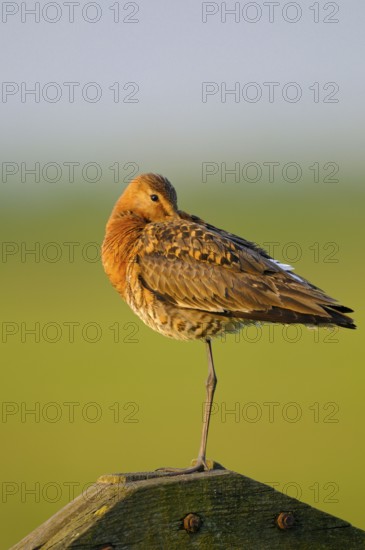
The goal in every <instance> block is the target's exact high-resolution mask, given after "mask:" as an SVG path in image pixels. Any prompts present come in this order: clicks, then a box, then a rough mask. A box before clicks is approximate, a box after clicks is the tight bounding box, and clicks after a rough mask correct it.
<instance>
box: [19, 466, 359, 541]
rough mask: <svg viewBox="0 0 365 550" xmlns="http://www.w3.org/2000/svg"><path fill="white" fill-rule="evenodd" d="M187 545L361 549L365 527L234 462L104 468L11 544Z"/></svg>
mask: <svg viewBox="0 0 365 550" xmlns="http://www.w3.org/2000/svg"><path fill="white" fill-rule="evenodd" d="M282 512H284V513H288V514H287V515H286V516H285V515H282V516H280V520H279V524H281V526H282V527H285V525H287V526H288V527H289V528H280V527H279V526H278V521H277V518H278V516H279V515H280V513H282ZM189 514H193V516H190V517H189V518H187V519H186V520H185V522H184V518H186V516H188V515H189ZM292 523H293V525H291V524H292ZM184 525H185V527H186V528H188V525H190V529H189V528H188V530H186V529H185V528H184ZM189 531H190V532H189ZM194 531H195V532H194ZM185 548H186V549H187V548H189V549H190V548H199V549H200V550H204V549H209V550H212V549H213V550H214V549H222V550H227V549H230V550H242V549H243V548H244V549H246V550H251V549H252V550H266V549H267V550H276V549H278V550H279V549H280V550H287V549H292V550H294V549H295V550H305V549H308V550H309V549H310V550H312V549H315V550H319V549H328V550H330V549H331V550H337V549H338V550H344V549H346V550H352V549H353V550H358V549H365V532H364V531H361V530H360V529H356V528H354V527H352V526H351V525H350V524H349V523H347V522H345V521H343V520H341V519H339V518H336V517H334V516H331V515H329V514H326V513H324V512H321V511H319V510H317V509H315V508H312V507H311V506H309V505H307V504H304V503H302V502H300V501H298V500H296V499H294V498H290V497H288V496H286V495H283V494H282V493H280V492H278V491H276V490H275V489H273V488H271V487H269V486H268V485H265V484H263V483H259V482H257V481H254V480H252V479H250V478H247V477H245V476H242V475H239V474H236V473H234V472H231V471H228V470H219V469H218V470H212V471H209V472H203V473H197V474H190V475H183V476H178V477H168V476H166V475H164V474H162V473H158V472H147V473H144V472H142V473H131V474H115V475H109V476H108V475H107V476H102V477H101V478H99V480H98V482H97V483H96V484H95V485H93V486H92V487H91V488H90V490H89V491H88V493H87V495H86V496H79V497H77V498H76V499H75V500H73V501H72V502H70V503H69V504H68V505H67V506H65V507H64V508H63V509H62V510H60V511H59V512H57V513H56V514H55V515H54V516H53V517H51V518H50V519H49V520H48V521H46V522H45V523H44V524H43V525H41V526H40V527H38V528H37V529H36V530H35V531H33V532H32V533H30V534H29V535H28V536H27V537H25V538H24V539H23V540H22V541H21V542H19V543H18V544H16V545H15V546H13V548H12V549H11V550H36V549H37V550H40V549H42V550H50V549H52V550H64V549H72V550H81V549H83V550H86V549H87V550H102V549H105V550H106V549H108V550H112V549H115V550H126V549H128V550H129V549H131V550H137V549H148V550H150V549H152V550H154V549H156V550H157V549H168V550H175V549H176V550H177V549H178V550H184V549H185Z"/></svg>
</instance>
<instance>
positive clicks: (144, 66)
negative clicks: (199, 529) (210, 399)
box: [0, 0, 365, 549]
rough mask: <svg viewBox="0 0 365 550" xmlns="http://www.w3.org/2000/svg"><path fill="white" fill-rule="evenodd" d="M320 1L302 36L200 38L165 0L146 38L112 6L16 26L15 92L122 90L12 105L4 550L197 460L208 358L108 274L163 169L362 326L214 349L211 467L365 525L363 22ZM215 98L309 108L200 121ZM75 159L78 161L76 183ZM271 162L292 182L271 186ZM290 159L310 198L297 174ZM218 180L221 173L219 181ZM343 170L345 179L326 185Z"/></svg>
mask: <svg viewBox="0 0 365 550" xmlns="http://www.w3.org/2000/svg"><path fill="white" fill-rule="evenodd" d="M312 4H313V2H312V1H311V0H305V1H304V2H303V3H302V7H303V16H302V18H301V20H300V21H298V23H296V24H290V23H287V22H285V21H284V20H283V19H282V18H280V17H279V18H278V19H276V20H275V22H274V23H270V22H269V21H267V19H266V20H265V18H264V17H263V18H262V20H261V21H259V22H258V23H257V24H247V23H245V22H242V21H241V22H240V23H239V24H236V23H235V22H234V20H233V19H232V18H230V19H229V18H228V20H227V23H226V24H223V23H222V22H221V19H220V16H219V15H218V17H215V18H211V19H209V21H208V22H207V23H202V17H201V9H202V7H201V4H199V3H197V2H196V1H195V0H188V1H186V2H184V3H166V2H164V1H163V0H158V1H157V2H154V3H150V4H147V2H145V1H141V2H139V8H140V9H139V14H138V18H139V23H138V24H132V25H128V24H114V23H113V22H112V21H111V18H110V14H111V13H112V12H110V10H109V11H108V9H107V8H106V9H105V10H104V12H103V17H102V19H101V20H100V22H98V23H97V24H94V25H92V24H88V23H87V22H85V21H82V20H80V19H79V18H77V17H76V20H75V22H74V23H73V24H70V23H68V22H67V21H65V18H64V17H63V19H61V21H60V22H59V23H57V24H54V25H51V24H49V23H47V22H45V21H44V20H42V21H41V22H40V23H39V24H35V23H34V22H33V23H32V22H28V23H27V24H24V23H22V22H21V20H20V16H19V15H17V16H14V17H12V18H10V19H9V21H8V23H7V24H3V25H2V27H1V33H0V52H1V55H0V63H1V71H2V80H3V81H9V82H19V83H20V82H22V81H26V82H27V83H28V86H29V87H31V86H32V83H34V82H41V83H42V84H43V83H47V82H51V81H56V82H59V83H60V84H61V85H62V83H63V82H68V81H78V82H80V83H81V84H80V85H82V84H83V83H85V82H91V81H96V82H98V83H99V84H100V86H102V89H103V92H104V94H103V98H102V100H101V101H100V102H98V103H87V102H85V101H82V98H81V99H80V95H77V98H76V101H75V102H74V103H68V102H67V101H66V100H65V98H64V97H63V98H62V99H61V100H60V102H56V103H47V102H44V101H43V100H41V101H40V102H39V103H36V102H34V101H32V99H31V98H30V99H29V100H27V101H26V102H25V103H23V102H22V101H21V100H20V96H18V95H15V96H12V97H10V98H9V99H8V101H7V102H1V103H0V117H1V129H2V136H1V144H0V146H1V149H0V150H1V164H2V169H3V174H2V179H1V182H0V235H1V246H2V253H1V275H2V284H1V287H0V288H1V290H0V292H1V328H2V341H1V351H0V353H1V365H2V369H1V385H0V396H1V402H2V417H1V442H2V452H1V456H0V462H1V495H2V498H1V503H0V505H1V515H0V517H1V519H2V528H1V534H0V547H1V549H3V548H4V549H6V548H8V547H9V546H10V545H11V544H14V543H15V542H17V541H18V540H20V539H21V538H22V537H24V536H25V535H26V534H27V533H28V532H30V531H31V530H32V529H34V528H35V527H36V526H37V525H39V524H40V523H42V522H43V521H45V520H46V519H47V518H49V517H50V516H51V515H52V514H53V513H55V512H56V511H57V510H59V509H60V508H61V506H63V505H64V504H66V503H67V502H68V501H69V500H70V499H71V498H73V496H76V495H77V494H80V493H81V492H82V491H83V490H84V491H86V490H87V487H88V485H89V484H90V483H92V482H94V481H95V480H96V479H97V477H98V476H99V475H101V474H105V473H110V472H126V471H139V470H153V469H155V468H158V467H161V466H181V467H184V466H187V465H189V463H190V460H191V459H193V458H194V457H196V454H197V452H198V448H199V441H200V433H201V423H202V403H203V401H204V399H205V386H204V383H205V379H206V371H207V365H206V354H205V349H204V346H203V345H202V344H201V343H199V342H190V343H184V342H176V341H173V340H169V339H167V338H163V337H162V336H160V335H158V334H157V333H154V332H152V331H151V330H150V329H149V328H147V327H145V326H144V325H143V324H142V323H141V322H140V321H139V319H138V318H137V317H136V316H135V315H134V314H133V313H132V312H131V311H130V309H129V308H128V306H127V305H126V304H124V303H123V301H122V300H121V298H120V297H119V296H118V295H117V293H116V292H115V291H114V289H113V288H112V287H111V285H110V283H109V281H108V279H107V277H106V276H105V274H104V272H103V269H102V266H101V263H100V261H99V258H98V248H99V246H100V244H101V242H102V239H103V235H104V227H105V223H106V220H107V218H108V216H109V214H110V211H111V209H112V206H113V204H114V202H115V201H116V199H117V198H118V196H119V195H120V193H121V192H122V190H123V189H124V188H125V186H126V184H127V182H128V180H129V179H130V177H131V174H132V173H137V172H146V171H155V172H158V173H162V174H163V175H165V176H167V177H168V178H169V179H170V180H171V181H172V183H173V184H174V185H175V187H176V190H177V192H178V197H179V206H180V208H181V209H184V210H186V211H188V212H191V213H193V214H197V215H199V216H201V217H202V218H204V219H206V220H207V221H209V222H210V223H213V224H215V225H217V226H218V227H223V228H225V229H227V230H229V231H232V232H235V233H237V234H239V235H242V236H243V237H245V238H247V239H249V240H253V241H255V242H257V243H259V244H260V245H262V246H264V247H265V248H267V249H269V250H270V251H271V252H273V253H274V255H275V257H276V258H277V259H278V260H281V261H283V262H285V263H291V264H292V265H293V266H294V267H295V270H296V272H297V273H299V274H301V275H303V276H304V277H306V278H308V279H309V280H310V281H312V282H313V283H314V284H316V285H317V286H319V287H320V288H323V289H325V290H326V292H328V293H329V294H330V295H331V296H333V297H335V298H338V300H339V301H340V302H341V303H343V304H344V305H347V306H350V307H353V308H354V309H355V311H356V313H355V319H356V323H357V325H358V327H359V328H358V330H357V331H346V330H341V331H336V332H331V331H328V330H326V329H321V330H320V331H318V332H315V331H311V330H307V329H304V328H302V329H298V331H297V330H296V329H295V328H294V327H291V328H290V329H288V330H286V329H285V330H283V328H282V327H280V326H276V327H274V328H272V329H271V330H269V328H268V327H267V326H266V327H263V328H262V329H258V330H256V329H255V328H254V327H251V328H249V329H248V330H247V331H243V332H242V333H241V334H240V335H236V336H235V335H230V336H227V338H226V340H225V341H222V340H221V339H218V340H217V341H216V342H215V343H214V346H213V351H214V357H215V363H216V369H217V374H218V388H217V393H216V403H215V408H214V415H213V417H212V425H211V431H210V438H209V443H208V457H210V458H214V459H215V460H216V461H218V462H220V463H222V464H223V465H224V466H225V467H227V468H230V469H232V470H235V471H237V472H240V473H242V474H244V475H246V476H250V477H252V478H254V479H257V480H259V481H262V482H266V483H270V484H272V485H273V486H275V487H276V488H277V489H279V490H281V491H284V492H286V493H287V494H289V495H290V496H294V497H297V498H300V499H301V500H303V501H304V502H307V503H309V504H311V505H313V506H316V507H318V508H320V509H322V510H325V511H327V512H329V513H331V514H334V515H336V516H339V517H341V518H343V519H345V520H348V521H350V522H351V523H353V524H354V525H356V526H358V527H361V528H363V529H364V528H365V520H364V514H363V506H362V501H363V493H364V489H365V487H364V476H363V463H364V446H365V445H364V438H363V424H364V398H363V393H364V392H363V388H364V378H365V375H364V369H363V362H364V361H363V358H362V357H363V353H362V337H363V336H362V326H363V322H364V319H363V317H364V314H363V309H364V308H363V305H364V304H363V302H364V300H363V295H364V293H363V281H364V259H363V254H362V249H363V246H362V245H363V229H362V228H363V204H364V187H363V173H364V159H363V156H364V155H363V150H364V146H363V127H364V114H363V93H362V91H363V88H364V82H363V75H362V73H361V71H359V70H358V67H359V66H362V63H363V58H362V51H363V48H362V47H361V46H362V45H363V42H364V40H365V38H364V33H363V28H362V24H361V22H362V21H363V14H362V11H363V10H364V5H363V3H361V2H359V0H349V1H348V2H346V3H344V2H342V1H341V2H338V5H339V6H340V12H339V16H338V18H339V22H338V23H337V24H325V23H323V18H324V16H325V15H326V14H327V15H328V13H327V12H324V11H323V6H322V4H321V5H320V6H321V10H322V11H321V12H320V15H321V17H320V19H321V20H320V22H319V23H318V24H316V23H314V22H313V17H312V16H313V10H312V11H311V10H310V6H311V5H312ZM360 10H361V12H360ZM131 81H133V82H137V83H138V84H139V93H138V96H137V97H138V100H139V101H138V103H134V104H126V103H123V102H120V103H114V102H113V101H112V98H111V93H110V91H108V90H109V86H111V85H112V84H113V83H114V82H119V83H120V85H121V86H123V84H124V83H125V82H131ZM206 81H209V82H211V81H213V82H216V83H219V85H220V84H221V83H222V82H226V83H227V88H230V87H232V85H234V83H235V82H240V83H241V84H243V83H245V82H251V81H254V82H259V83H261V87H262V89H263V91H265V90H266V91H267V89H266V88H264V86H263V83H264V82H274V81H275V82H276V81H277V82H280V86H283V85H284V84H285V83H287V82H298V83H300V85H301V87H302V90H303V98H302V99H301V100H300V101H299V102H297V103H290V102H285V101H284V100H283V99H282V96H281V95H280V88H278V91H279V94H278V96H277V98H276V100H275V101H274V103H270V102H269V101H268V100H267V97H266V98H265V97H263V99H262V101H259V102H258V103H247V102H242V101H240V102H238V103H236V102H235V101H234V98H233V97H232V96H229V97H228V99H227V102H226V103H223V102H221V101H220V95H219V94H217V95H216V96H214V97H212V98H209V100H208V101H207V102H206V103H203V102H202V94H201V90H202V82H206ZM314 82H318V83H320V86H321V88H320V89H321V100H320V101H319V102H318V103H315V102H314V101H313V93H312V91H311V90H310V89H309V87H310V86H311V85H313V83H314ZM327 82H336V83H338V86H339V92H338V95H337V97H338V99H339V101H338V103H324V102H323V97H324V95H323V86H324V85H325V83H327ZM63 89H64V88H63ZM121 89H122V88H121ZM37 162H38V163H39V165H40V171H41V172H40V177H39V181H35V177H34V176H32V175H31V174H28V175H25V177H24V178H23V180H24V181H22V177H21V176H22V167H21V163H25V167H26V168H28V169H31V168H34V165H35V163H37ZM70 162H77V163H79V165H78V166H77V167H76V168H75V177H74V180H73V181H70V178H69V177H68V169H67V166H66V165H65V163H70ZM268 162H277V163H279V164H280V166H279V167H277V169H276V172H275V178H274V181H273V182H271V183H270V182H269V181H268V170H267V168H265V164H264V163H268ZM290 162H295V163H297V164H298V165H299V166H300V168H301V170H302V176H301V178H299V180H298V181H297V182H293V181H292V182H290V181H286V180H285V177H283V172H282V170H283V167H284V165H285V164H287V163H290ZM9 163H10V164H9ZM47 163H57V164H58V165H59V166H60V167H61V176H60V178H59V179H58V177H56V176H57V174H56V173H55V168H54V166H53V168H52V167H50V169H49V172H46V174H45V175H46V177H44V174H43V175H42V169H43V168H44V167H45V166H46V165H47ZM87 163H93V166H94V168H93V166H90V168H89V171H88V172H87V173H86V174H85V173H84V174H83V172H82V168H83V167H84V166H85V165H86V164H87ZM116 163H118V165H119V168H120V171H119V175H118V176H117V177H115V166H116ZM204 163H210V165H211V167H213V168H214V169H217V170H218V172H217V173H216V174H214V175H212V176H209V177H207V178H206V179H207V181H205V182H204V181H203V180H204V178H203V177H202V166H203V164H204ZM222 163H226V165H227V168H228V169H231V168H233V167H234V165H235V164H237V163H239V169H240V175H239V176H238V178H237V181H235V178H234V177H233V176H232V175H230V176H227V178H226V181H224V178H223V175H222V170H221V165H222ZM247 163H257V164H258V165H259V166H260V167H261V168H262V171H263V173H262V177H261V178H258V180H257V181H256V182H254V181H253V179H254V176H253V172H250V173H249V177H246V179H245V178H244V177H243V176H242V169H244V166H245V165H246V164H247ZM315 163H318V166H319V167H320V173H319V177H318V181H314V172H313V168H312V169H311V168H310V167H311V166H312V167H313V165H314V164H315ZM327 163H334V164H332V165H331V166H329V165H327ZM95 166H96V168H98V167H99V168H100V170H101V171H100V173H99V175H97V174H96V172H95ZM111 166H114V171H113V170H112V169H111V168H110V167H111ZM333 166H335V167H336V166H337V167H338V173H337V174H336V175H335V176H334V179H335V180H337V181H332V182H329V181H324V180H325V177H326V176H328V175H329V174H330V172H331V167H332V168H333ZM12 167H13V169H14V171H15V173H14V174H13V175H10V174H9V173H8V172H7V170H9V169H10V170H11V169H12ZM246 175H247V174H246ZM85 176H86V177H85ZM99 176H100V177H99ZM289 176H290V177H291V178H292V179H293V173H292V172H290V173H289ZM290 177H289V179H290ZM52 179H53V180H54V181H53V182H52V181H51V180H52ZM56 180H57V181H56ZM92 180H95V181H92ZM250 180H251V181H250ZM265 243H266V244H265ZM32 249H33V250H34V251H35V252H34V253H33V254H32V253H31V252H29V251H30V250H32ZM72 250H73V255H72V254H71V251H72ZM27 251H28V253H27ZM70 254H71V255H70ZM32 329H33V330H35V333H33V334H32V333H31V332H29V331H31V330H32ZM27 331H28V332H27ZM70 334H73V337H72V338H71V337H70ZM31 409H33V410H35V413H34V414H33V415H32V414H31V413H30V412H29V411H30V410H31ZM230 411H231V412H230ZM232 411H234V413H232Z"/></svg>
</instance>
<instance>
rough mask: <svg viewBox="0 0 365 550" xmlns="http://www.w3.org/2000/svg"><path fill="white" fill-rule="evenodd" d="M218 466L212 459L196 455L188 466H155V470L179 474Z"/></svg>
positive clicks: (206, 470) (173, 474) (212, 468)
mask: <svg viewBox="0 0 365 550" xmlns="http://www.w3.org/2000/svg"><path fill="white" fill-rule="evenodd" d="M217 466H218V468H219V467H220V468H222V466H220V464H217V463H216V462H214V461H213V460H207V459H206V458H205V457H198V458H196V459H194V460H193V461H192V464H191V466H190V467H188V468H157V470H156V472H161V473H163V474H166V475H170V476H179V475H183V474H194V473H196V472H208V471H209V470H215V469H216V468H217Z"/></svg>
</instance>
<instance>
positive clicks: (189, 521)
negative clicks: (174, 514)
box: [184, 514, 202, 533]
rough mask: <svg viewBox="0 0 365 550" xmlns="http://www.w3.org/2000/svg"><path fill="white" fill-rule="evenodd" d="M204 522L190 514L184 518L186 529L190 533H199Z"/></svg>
mask: <svg viewBox="0 0 365 550" xmlns="http://www.w3.org/2000/svg"><path fill="white" fill-rule="evenodd" d="M201 524H202V520H201V519H200V517H199V516H197V515H196V514H188V515H187V516H185V517H184V529H185V531H187V532H188V533H196V532H197V531H199V529H200V527H201Z"/></svg>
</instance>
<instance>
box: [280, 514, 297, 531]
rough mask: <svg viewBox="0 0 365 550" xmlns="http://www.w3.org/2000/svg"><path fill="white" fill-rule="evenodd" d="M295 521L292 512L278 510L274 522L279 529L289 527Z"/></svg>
mask: <svg viewBox="0 0 365 550" xmlns="http://www.w3.org/2000/svg"><path fill="white" fill-rule="evenodd" d="M294 523H295V517H294V514H293V512H280V514H279V515H278V517H277V518H276V524H277V526H278V527H279V529H291V528H292V527H293V525H294Z"/></svg>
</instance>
